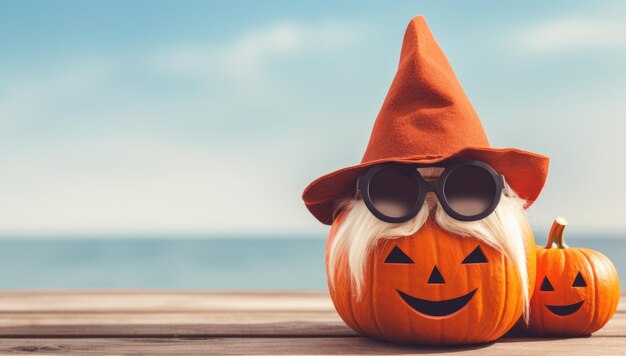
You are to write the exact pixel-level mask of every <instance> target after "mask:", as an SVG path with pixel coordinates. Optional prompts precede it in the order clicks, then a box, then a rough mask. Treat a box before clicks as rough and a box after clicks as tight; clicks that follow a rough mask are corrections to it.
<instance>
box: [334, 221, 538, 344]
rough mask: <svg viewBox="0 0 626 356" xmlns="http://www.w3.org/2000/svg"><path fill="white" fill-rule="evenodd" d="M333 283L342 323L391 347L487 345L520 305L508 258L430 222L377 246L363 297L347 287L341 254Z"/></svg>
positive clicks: (344, 259) (368, 266)
mask: <svg viewBox="0 0 626 356" xmlns="http://www.w3.org/2000/svg"><path fill="white" fill-rule="evenodd" d="M337 221H341V219H338V220H337ZM337 221H336V224H334V225H333V229H331V235H330V238H329V241H328V246H330V244H331V242H332V239H333V234H334V233H336V230H337V226H338V224H337ZM528 232H529V234H528V235H527V236H526V238H527V239H528V241H527V243H529V244H532V246H533V248H531V249H529V251H530V253H529V254H528V255H527V257H528V259H529V266H528V269H529V279H530V282H531V283H532V285H534V275H535V273H534V271H535V270H534V256H533V251H534V240H533V237H532V234H531V233H530V230H529V231H528ZM334 279H335V280H334V282H335V283H334V286H335V287H334V288H333V287H331V288H330V294H331V297H332V299H333V302H334V304H335V307H336V309H337V312H338V313H339V315H340V316H341V317H342V319H343V320H344V321H345V322H346V323H347V324H348V325H349V326H350V327H352V328H353V329H354V330H356V331H358V332H360V333H362V334H365V335H369V336H372V337H375V338H378V339H383V340H388V341H393V342H400V343H419V344H460V343H480V342H487V341H492V340H495V339H497V338H499V337H500V336H502V335H503V334H504V333H505V332H506V331H508V330H509V329H510V328H511V326H512V325H513V324H514V323H515V321H516V320H517V319H518V318H519V316H520V315H521V313H522V308H523V301H522V290H521V284H520V282H519V276H518V275H517V270H516V268H515V266H514V265H513V263H512V262H511V261H510V260H509V259H508V258H505V256H504V255H503V254H501V253H500V252H499V251H497V250H496V249H494V248H492V247H491V246H489V245H487V244H486V243H484V242H482V241H480V240H478V239H475V238H472V237H461V236H458V235H455V234H453V233H450V232H447V231H445V230H443V229H441V228H440V227H439V226H438V225H436V223H434V222H432V221H430V220H429V221H427V222H426V223H425V224H424V226H422V228H421V229H420V230H418V231H417V232H416V233H415V234H413V235H410V236H404V237H397V238H393V239H384V240H383V241H382V242H381V243H379V244H378V246H377V247H376V248H375V249H374V251H372V252H371V254H370V257H369V260H368V263H367V264H366V268H365V278H364V287H363V289H362V295H361V296H360V298H356V297H355V295H354V293H353V291H352V290H351V289H350V288H349V286H350V285H351V283H352V281H351V279H350V272H349V268H348V265H347V256H346V255H345V253H344V254H343V255H341V256H340V257H339V259H338V263H337V269H336V270H335V277H334Z"/></svg>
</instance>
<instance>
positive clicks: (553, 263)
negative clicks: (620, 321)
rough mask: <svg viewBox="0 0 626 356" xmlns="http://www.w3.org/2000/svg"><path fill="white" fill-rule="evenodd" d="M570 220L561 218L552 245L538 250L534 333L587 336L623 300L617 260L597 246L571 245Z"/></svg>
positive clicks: (533, 313)
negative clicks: (568, 237)
mask: <svg viewBox="0 0 626 356" xmlns="http://www.w3.org/2000/svg"><path fill="white" fill-rule="evenodd" d="M566 224H567V222H566V221H565V220H564V219H563V218H557V220H556V221H555V222H554V224H553V226H552V230H551V231H550V235H549V240H548V244H547V246H546V247H545V248H538V249H537V285H536V286H535V293H534V294H533V298H532V299H531V302H530V306H531V312H530V324H529V326H528V327H529V329H530V331H531V332H533V333H535V334H540V335H563V336H576V335H587V334H591V333H593V332H594V331H596V330H598V329H600V328H601V327H602V326H604V324H606V322H607V321H608V320H609V319H610V318H611V316H612V315H613V313H614V312H615V309H616V308H617V302H618V301H619V278H618V276H617V272H616V270H615V267H614V266H613V264H612V263H611V261H610V260H609V259H608V258H606V256H604V255H602V254H601V253H599V252H597V251H593V250H590V249H587V248H569V247H568V246H567V245H566V244H565V241H564V238H563V230H564V228H565V225H566Z"/></svg>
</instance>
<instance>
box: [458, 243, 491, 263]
mask: <svg viewBox="0 0 626 356" xmlns="http://www.w3.org/2000/svg"><path fill="white" fill-rule="evenodd" d="M487 262H489V261H487V257H485V254H484V253H483V250H482V249H481V248H480V246H476V248H475V249H474V251H472V253H470V254H469V255H467V257H465V259H464V260H463V262H461V263H463V264H468V263H487Z"/></svg>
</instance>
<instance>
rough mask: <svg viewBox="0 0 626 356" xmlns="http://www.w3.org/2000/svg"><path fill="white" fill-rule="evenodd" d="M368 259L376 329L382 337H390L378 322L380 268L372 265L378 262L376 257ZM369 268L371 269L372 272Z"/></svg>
mask: <svg viewBox="0 0 626 356" xmlns="http://www.w3.org/2000/svg"><path fill="white" fill-rule="evenodd" d="M375 251H377V250H376V249H375V250H374V251H372V252H370V254H372V253H374V254H375V253H376V252H375ZM374 257H376V256H374ZM368 260H369V263H368V266H366V268H367V269H368V270H366V272H367V274H368V276H370V278H371V283H370V293H371V296H372V297H371V298H372V302H371V303H370V304H371V309H372V316H373V319H374V326H375V327H376V330H377V331H378V334H379V335H380V337H381V338H382V339H388V337H387V335H385V333H384V332H383V329H382V328H381V327H380V323H379V322H378V313H377V312H376V307H377V306H378V303H377V300H376V296H377V293H376V290H378V289H377V287H378V285H377V284H376V283H377V282H378V278H377V277H378V276H377V275H376V271H377V270H378V268H376V266H372V265H371V264H372V263H373V264H377V263H378V262H377V260H375V259H370V258H368ZM369 270H371V272H370V271H369Z"/></svg>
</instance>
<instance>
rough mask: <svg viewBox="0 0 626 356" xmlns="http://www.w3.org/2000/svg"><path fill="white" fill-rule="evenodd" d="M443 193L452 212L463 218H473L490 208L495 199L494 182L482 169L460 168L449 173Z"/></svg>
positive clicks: (474, 167) (477, 167) (472, 167)
mask: <svg viewBox="0 0 626 356" xmlns="http://www.w3.org/2000/svg"><path fill="white" fill-rule="evenodd" d="M443 192H444V194H445V196H446V200H447V201H448V205H449V206H450V208H452V210H454V211H455V212H457V213H458V214H460V215H463V216H475V215H479V214H482V213H484V212H485V211H487V209H489V207H491V204H492V203H493V201H494V199H495V197H496V182H495V180H494V177H493V176H492V175H491V173H490V172H489V171H487V170H486V169H485V168H483V167H480V166H475V165H467V166H461V167H458V168H456V169H455V170H454V171H452V173H450V175H449V176H448V178H447V179H446V183H445V186H444V189H443Z"/></svg>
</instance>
